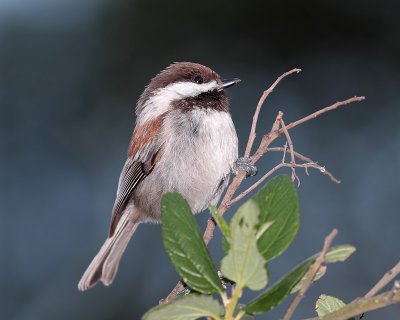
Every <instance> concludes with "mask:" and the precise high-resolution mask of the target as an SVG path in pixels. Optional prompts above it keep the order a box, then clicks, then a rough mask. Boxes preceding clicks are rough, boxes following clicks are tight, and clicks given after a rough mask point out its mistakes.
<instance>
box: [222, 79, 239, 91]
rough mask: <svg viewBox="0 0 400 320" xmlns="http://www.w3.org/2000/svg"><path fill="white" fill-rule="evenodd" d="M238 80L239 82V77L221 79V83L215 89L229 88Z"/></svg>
mask: <svg viewBox="0 0 400 320" xmlns="http://www.w3.org/2000/svg"><path fill="white" fill-rule="evenodd" d="M239 82H240V79H238V78H231V79H222V83H221V84H220V85H219V86H218V88H217V90H218V91H222V90H224V89H226V88H229V87H231V86H233V85H234V84H236V83H239Z"/></svg>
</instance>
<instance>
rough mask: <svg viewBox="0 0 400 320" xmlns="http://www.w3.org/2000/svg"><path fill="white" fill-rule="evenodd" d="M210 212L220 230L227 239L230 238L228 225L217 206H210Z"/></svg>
mask: <svg viewBox="0 0 400 320" xmlns="http://www.w3.org/2000/svg"><path fill="white" fill-rule="evenodd" d="M210 212H211V215H212V217H213V218H214V220H215V222H216V223H217V225H218V227H219V228H220V229H221V232H222V234H223V236H224V237H225V239H227V241H229V240H230V238H231V232H230V230H229V225H228V224H227V223H226V221H225V219H224V218H223V217H222V215H221V214H220V213H219V211H218V208H216V207H214V206H210Z"/></svg>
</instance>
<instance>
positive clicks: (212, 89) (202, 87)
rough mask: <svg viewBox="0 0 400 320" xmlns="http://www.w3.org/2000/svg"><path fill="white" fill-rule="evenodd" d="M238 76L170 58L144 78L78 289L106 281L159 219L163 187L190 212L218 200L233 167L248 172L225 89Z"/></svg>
mask: <svg viewBox="0 0 400 320" xmlns="http://www.w3.org/2000/svg"><path fill="white" fill-rule="evenodd" d="M238 82H240V80H239V79H237V78H230V79H221V77H220V76H219V75H218V74H217V73H216V72H215V71H213V70H212V69H210V68H209V67H206V66H204V65H201V64H198V63H193V62H175V63H173V64H171V65H170V66H168V67H167V68H165V69H164V70H162V71H161V72H160V73H158V74H157V75H156V76H155V77H154V78H153V79H152V80H151V81H150V83H149V84H148V85H147V87H146V88H145V90H144V91H143V93H142V94H141V96H140V97H139V99H138V102H137V104H136V112H135V113H136V124H135V128H134V130H133V133H132V137H131V140H130V143H129V147H128V152H127V159H126V161H125V164H124V166H123V168H122V172H121V174H120V178H119V182H118V188H117V194H116V199H115V203H114V206H113V209H112V218H111V223H110V227H109V231H108V237H107V239H106V240H105V242H104V244H103V246H102V247H101V248H100V251H99V252H98V253H97V255H96V256H95V257H94V259H93V260H92V262H91V263H90V265H89V266H88V268H87V269H86V271H85V272H84V274H83V276H82V278H81V280H80V281H79V284H78V289H79V290H80V291H85V290H87V289H89V288H91V287H93V286H94V285H95V284H96V283H97V282H99V281H101V282H102V283H103V284H104V285H105V286H109V285H110V284H111V283H112V282H113V280H114V278H115V275H116V273H117V269H118V265H119V262H120V259H121V257H122V255H123V253H124V251H125V249H126V247H127V245H128V242H129V240H130V239H131V237H132V235H133V234H134V232H135V230H136V229H137V227H138V225H139V224H141V223H145V222H153V223H159V222H160V220H161V197H162V196H163V194H165V193H167V192H171V191H176V192H179V193H180V194H181V195H182V196H183V197H184V198H185V199H186V201H187V202H188V204H189V206H190V208H191V210H192V212H193V214H196V213H199V212H201V211H203V210H204V209H206V208H207V207H208V206H209V205H210V204H212V205H216V204H217V203H218V201H219V198H220V196H221V194H222V192H223V190H224V189H225V188H226V186H227V184H228V181H229V177H230V174H231V173H232V172H235V170H236V171H237V170H238V168H239V169H244V170H246V175H253V174H254V171H255V170H256V169H255V167H253V166H252V165H251V164H250V162H249V161H248V159H244V158H239V159H238V137H237V134H236V130H235V126H234V124H233V121H232V117H231V114H230V111H229V101H228V97H227V94H226V92H225V89H227V88H229V87H231V86H233V85H235V84H237V83H238Z"/></svg>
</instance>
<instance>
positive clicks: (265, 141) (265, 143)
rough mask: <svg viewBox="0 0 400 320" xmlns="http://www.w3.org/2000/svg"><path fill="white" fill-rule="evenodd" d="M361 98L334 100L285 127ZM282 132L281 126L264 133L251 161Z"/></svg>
mask: <svg viewBox="0 0 400 320" xmlns="http://www.w3.org/2000/svg"><path fill="white" fill-rule="evenodd" d="M362 100H365V97H353V98H350V99H347V100H344V101H338V102H336V103H334V104H332V105H330V106H328V107H325V108H323V109H321V110H318V111H316V112H314V113H312V114H310V115H308V116H306V117H304V118H302V119H300V120H297V121H295V122H292V123H290V124H288V125H287V126H286V129H287V130H290V129H292V128H294V127H297V126H298V125H300V124H302V123H304V122H307V121H310V120H312V119H315V118H316V117H318V116H320V115H321V114H323V113H326V112H328V111H331V110H335V109H337V108H339V107H341V106H344V105H347V104H349V103H352V102H358V101H362ZM282 133H283V129H282V128H281V129H279V130H274V131H271V132H269V133H267V134H266V135H264V136H263V138H262V140H261V143H260V146H259V147H258V149H257V151H256V153H255V154H254V156H253V157H252V158H253V163H255V162H256V161H258V160H259V159H260V158H261V157H262V156H263V155H264V153H266V152H267V149H268V147H269V145H270V144H271V143H272V142H273V141H274V140H275V139H276V138H278V137H279V136H280V135H281V134H282Z"/></svg>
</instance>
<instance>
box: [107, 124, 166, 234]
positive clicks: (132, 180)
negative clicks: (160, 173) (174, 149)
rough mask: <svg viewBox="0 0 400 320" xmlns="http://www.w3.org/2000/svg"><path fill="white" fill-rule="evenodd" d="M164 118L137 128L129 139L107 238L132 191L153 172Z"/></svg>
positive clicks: (157, 158)
mask: <svg viewBox="0 0 400 320" xmlns="http://www.w3.org/2000/svg"><path fill="white" fill-rule="evenodd" d="M163 119H164V116H162V117H161V116H160V117H157V118H156V119H154V120H152V121H149V122H147V123H145V124H143V125H141V126H138V127H137V128H136V129H135V131H134V133H133V135H132V139H131V143H130V146H129V149H128V159H127V160H126V162H125V164H124V167H123V168H122V172H121V175H120V177H119V182H118V190H117V196H116V199H115V203H114V207H113V210H112V218H111V225H110V229H109V236H112V235H113V233H114V231H115V228H116V226H117V224H118V222H119V220H120V218H121V216H122V213H123V211H124V209H125V207H126V205H127V204H128V202H129V199H130V197H131V195H132V191H133V190H134V189H135V188H136V187H137V186H138V184H139V183H140V182H141V181H143V179H144V178H146V176H148V175H149V174H150V173H151V171H152V170H153V168H154V166H155V165H156V164H157V163H156V162H157V161H158V160H159V158H160V155H161V153H162V152H161V149H162V143H160V142H159V141H160V139H159V137H158V136H159V131H160V128H161V125H162V122H163Z"/></svg>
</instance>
